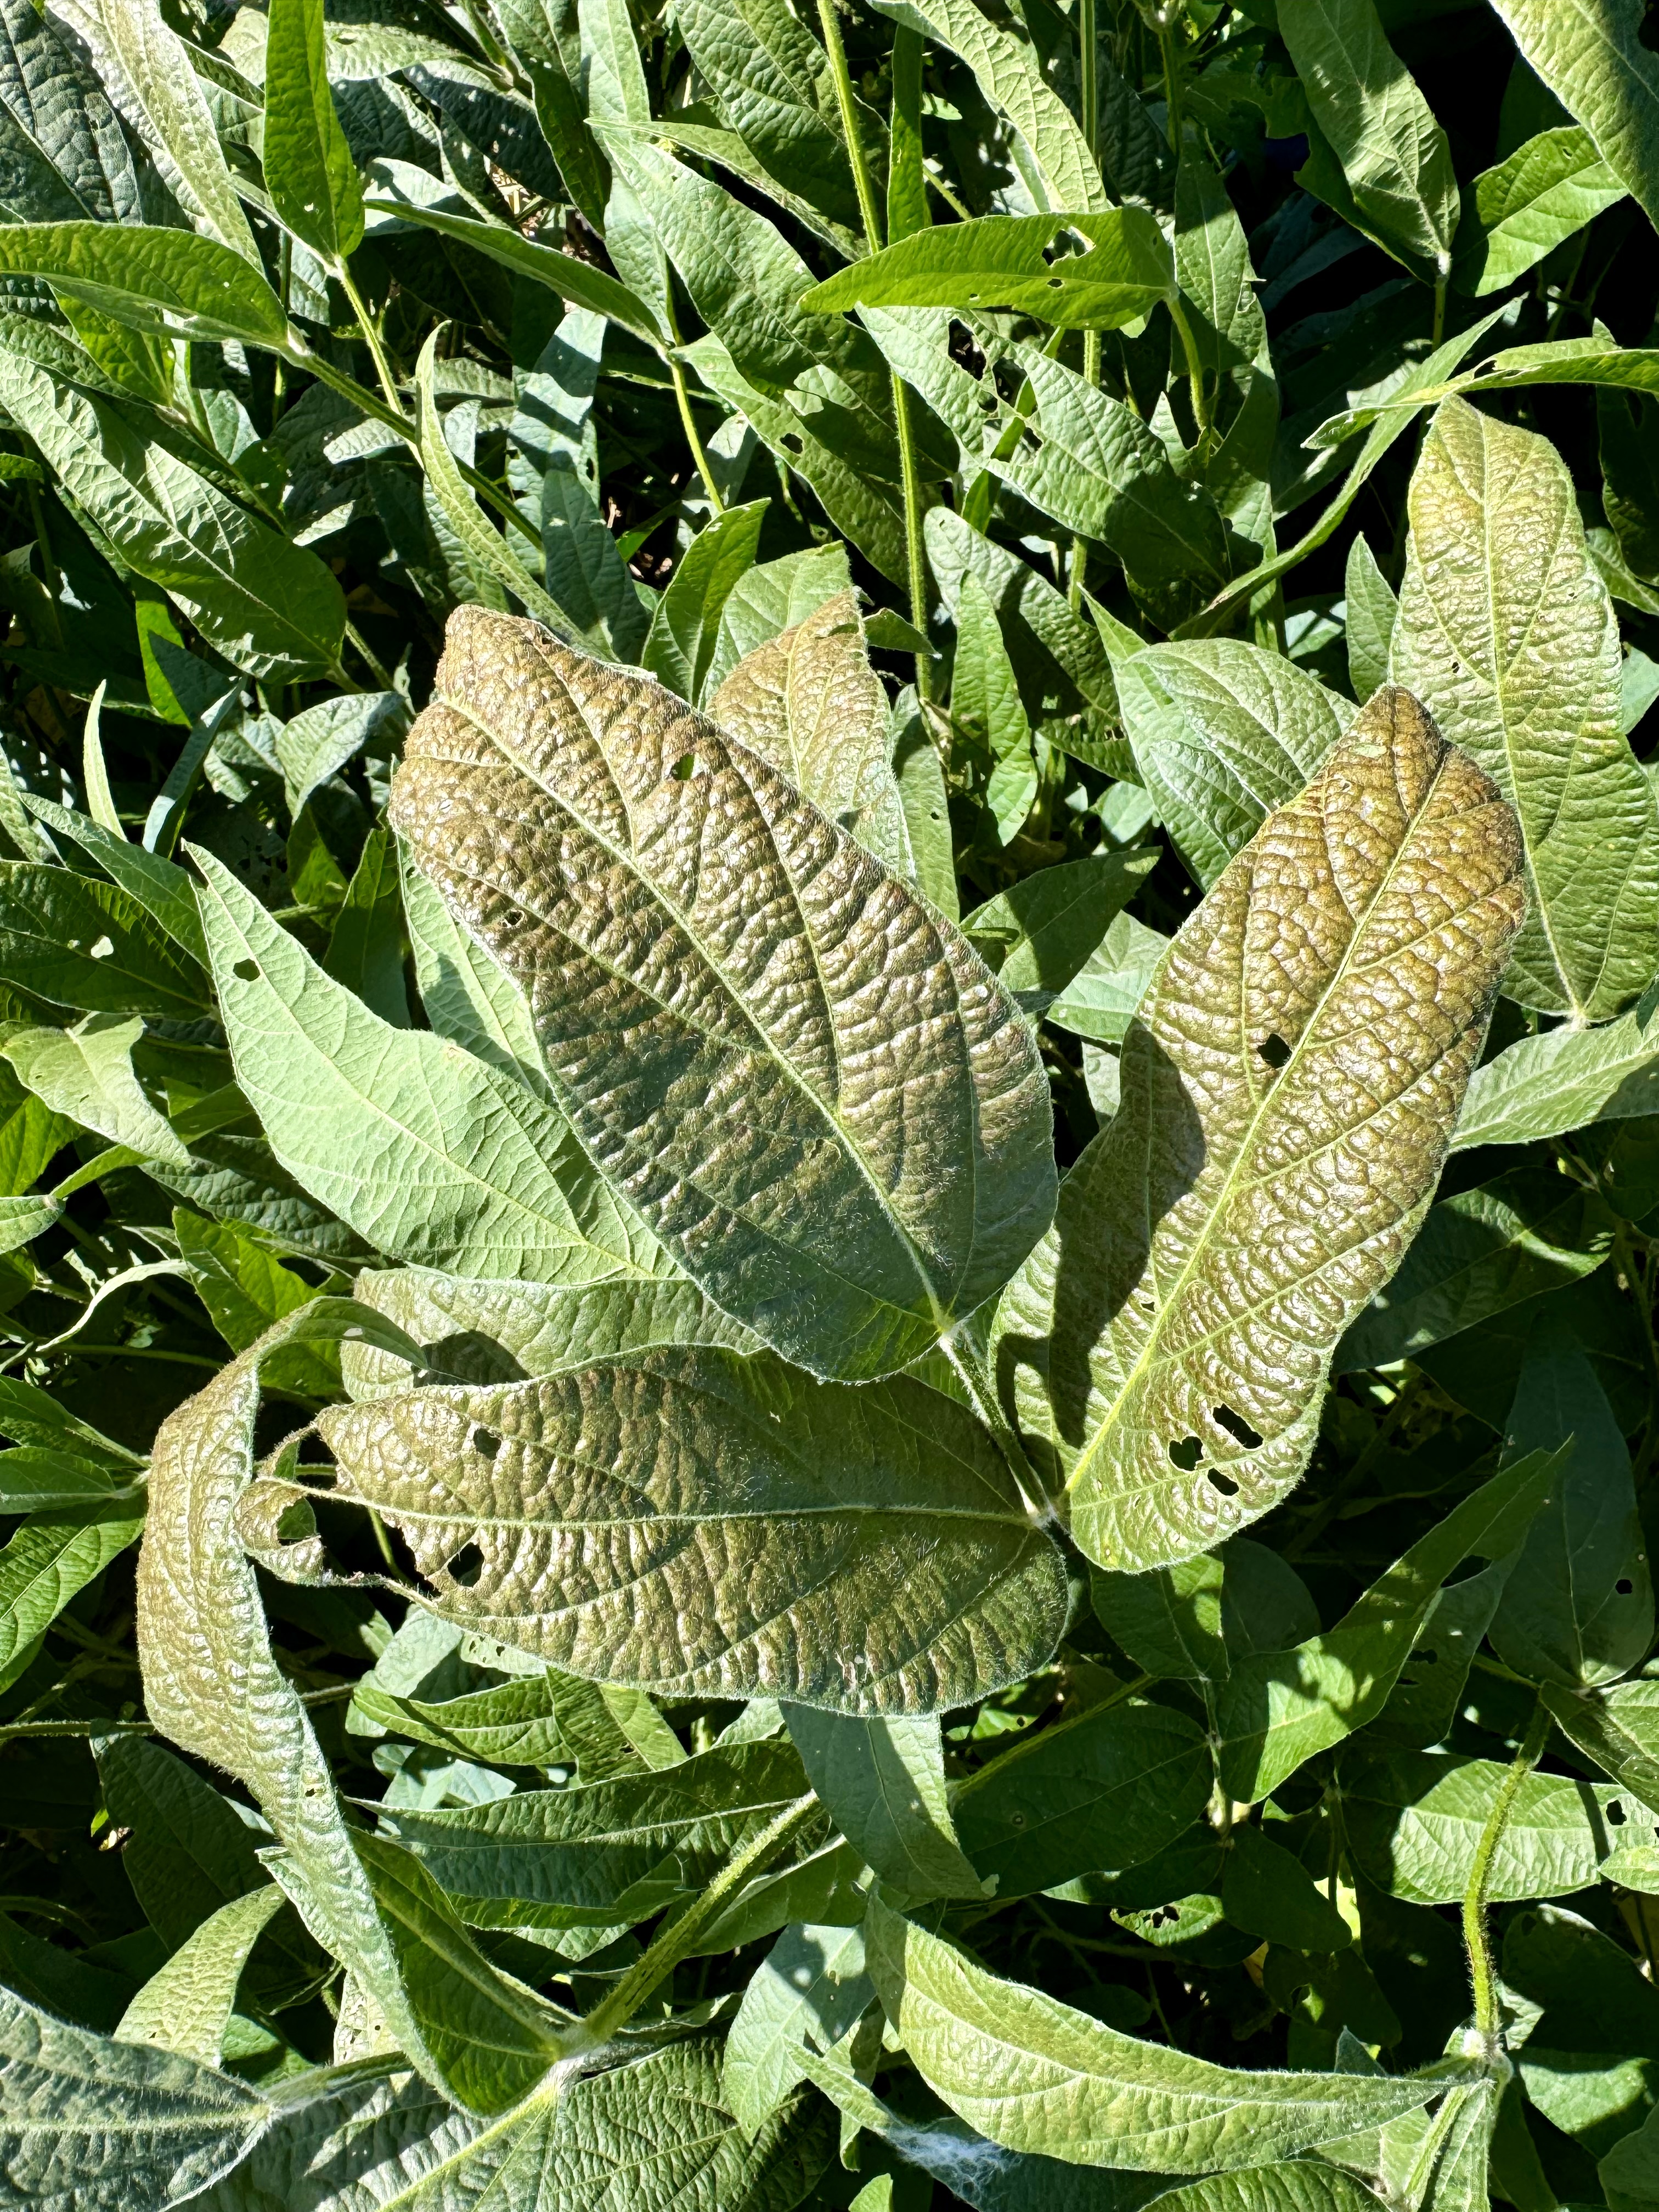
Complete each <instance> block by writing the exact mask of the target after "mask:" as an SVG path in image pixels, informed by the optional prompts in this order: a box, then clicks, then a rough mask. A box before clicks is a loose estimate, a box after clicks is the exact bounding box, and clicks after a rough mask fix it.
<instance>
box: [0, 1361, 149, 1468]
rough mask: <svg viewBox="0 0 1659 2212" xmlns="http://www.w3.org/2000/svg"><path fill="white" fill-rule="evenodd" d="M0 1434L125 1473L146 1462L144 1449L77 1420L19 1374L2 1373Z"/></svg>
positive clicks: (0, 1377)
mask: <svg viewBox="0 0 1659 2212" xmlns="http://www.w3.org/2000/svg"><path fill="white" fill-rule="evenodd" d="M0 1434H3V1435H5V1436H8V1437H10V1438H11V1440H12V1442H13V1443H19V1444H39V1445H41V1446H44V1447H45V1448H46V1449H49V1450H64V1451H68V1452H70V1453H72V1454H74V1455H76V1457H77V1458H82V1459H90V1460H95V1461H96V1462H98V1463H99V1465H100V1466H102V1467H107V1468H111V1469H112V1471H113V1472H115V1473H116V1474H120V1475H122V1476H123V1477H125V1476H126V1475H128V1474H131V1471H132V1469H133V1468H137V1467H142V1466H143V1463H144V1462H143V1454H142V1453H139V1452H136V1451H134V1450H133V1449H131V1446H130V1445H127V1444H119V1443H115V1442H114V1441H113V1440H112V1438H110V1437H106V1436H103V1435H101V1434H100V1432H99V1431H98V1430H96V1429H94V1428H91V1427H89V1426H88V1424H87V1423H86V1422H85V1421H82V1420H77V1419H76V1416H75V1415H74V1414H73V1413H70V1412H69V1411H68V1410H67V1408H66V1407H63V1406H60V1405H59V1404H58V1401H57V1400H56V1399H55V1398H52V1397H50V1396H49V1395H47V1393H46V1391H44V1390H41V1389H37V1388H36V1386H35V1385H34V1384H33V1383H25V1382H24V1381H23V1379H22V1377H21V1376H17V1375H0Z"/></svg>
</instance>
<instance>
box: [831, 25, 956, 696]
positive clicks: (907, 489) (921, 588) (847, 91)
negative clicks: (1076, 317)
mask: <svg viewBox="0 0 1659 2212" xmlns="http://www.w3.org/2000/svg"><path fill="white" fill-rule="evenodd" d="M818 21H819V22H820V23H821V24H822V25H823V43H824V47H825V50H826V51H827V52H828V53H829V71H830V75H831V76H833V77H834V78H835V80H836V106H837V107H838V108H839V109H840V111H841V127H842V136H843V137H845V139H846V141H847V158H848V161H850V162H851V163H852V165H853V183H854V186H855V188H856V190H857V191H858V196H859V213H860V216H862V217H863V220H864V240H865V243H866V246H868V247H869V249H870V251H871V252H872V253H879V252H881V248H882V228H881V212H880V210H879V209H878V207H877V205H876V188H875V185H873V184H872V181H871V177H870V167H869V164H868V162H866V160H865V158H864V142H863V141H862V139H861V138H860V137H859V127H858V113H857V111H856V109H855V108H854V106H853V77H852V72H851V71H850V70H848V66H847V48H846V47H845V46H844V45H843V44H842V35H841V23H840V21H839V19H838V18H837V16H836V0H818ZM892 382H893V427H894V428H895V430H896V433H897V436H898V448H899V472H900V476H901V477H902V481H903V484H904V565H905V569H906V573H907V574H908V579H909V586H910V620H911V622H912V623H914V624H915V628H916V629H919V630H921V631H923V632H924V633H925V632H926V630H927V559H926V556H925V554H924V551H923V548H922V538H921V520H922V504H921V471H920V469H919V468H918V466H917V465H916V433H915V420H914V418H913V416H912V415H911V413H910V395H909V393H908V391H907V390H906V389H905V386H904V381H903V379H902V377H901V376H900V375H899V374H898V372H897V371H896V370H895V371H894V372H893V377H892ZM916 696H917V698H919V699H931V698H932V697H933V660H932V658H931V656H930V655H929V654H927V653H918V654H917V655H916Z"/></svg>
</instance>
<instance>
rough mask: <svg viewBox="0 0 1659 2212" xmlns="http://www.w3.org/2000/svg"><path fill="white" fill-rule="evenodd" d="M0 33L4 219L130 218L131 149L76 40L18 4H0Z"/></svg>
mask: <svg viewBox="0 0 1659 2212" xmlns="http://www.w3.org/2000/svg"><path fill="white" fill-rule="evenodd" d="M3 39H4V49H3V51H4V56H5V76H6V88H5V92H4V94H3V95H0V104H3V106H4V109H5V120H4V124H3V125H0V143H3V146H4V154H3V157H0V176H3V180H4V181H3V200H4V206H5V211H6V219H7V221H8V222H11V223H22V222H46V221H51V220H57V219H60V218H67V219H70V220H73V219H74V218H76V217H77V216H94V217H95V218H96V219H97V220H98V221H99V222H106V223H130V222H132V221H133V219H134V217H135V216H137V213H138V212H139V191H138V179H137V174H136V173H135V170H134V167H133V159H132V153H131V149H130V147H129V146H128V144H127V142H126V139H125V136H124V135H123V133H122V130H121V125H120V124H119V123H118V120H117V119H116V115H115V111H114V109H113V108H112V106H111V105H110V101H109V99H108V96H107V94H106V93H105V90H104V88H103V86H102V85H101V84H100V82H99V80H98V77H97V75H96V73H95V71H94V69H93V68H92V65H91V64H90V62H89V61H88V58H87V56H86V54H85V52H84V50H83V48H82V46H81V44H80V42H79V40H76V39H75V38H74V37H73V36H72V35H65V33H64V31H63V30H62V29H60V28H59V27H58V26H56V25H55V24H54V23H52V21H50V20H48V19H46V17H43V16H40V15H36V14H35V13H34V11H33V9H29V10H28V12H27V14H26V13H25V12H24V10H23V9H21V7H12V8H9V9H7V10H6V13H5V21H4V26H3Z"/></svg>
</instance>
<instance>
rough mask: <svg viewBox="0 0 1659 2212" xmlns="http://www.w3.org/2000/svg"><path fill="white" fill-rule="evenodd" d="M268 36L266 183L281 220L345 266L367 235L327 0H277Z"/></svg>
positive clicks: (326, 257)
mask: <svg viewBox="0 0 1659 2212" xmlns="http://www.w3.org/2000/svg"><path fill="white" fill-rule="evenodd" d="M269 21H270V31H269V33H268V34H267V36H266V40H265V129H264V145H263V149H262V157H263V160H264V173H265V185H266V189H267V190H268V191H269V192H270V204H271V206H272V208H273V209H274V210H276V216H277V219H278V221H279V222H282V223H283V225H284V227H285V228H287V229H289V230H290V231H292V233H293V234H294V235H295V238H297V239H299V240H301V243H302V244H303V245H306V246H310V247H311V248H312V249H313V252H318V253H320V254H321V255H322V257H323V258H324V260H325V261H326V262H329V263H331V264H333V265H334V266H335V267H336V268H338V267H339V266H340V264H342V263H343V262H344V261H345V259H346V258H347V257H348V255H349V254H352V253H355V252H356V250H357V247H358V245H359V244H360V242H361V241H362V235H363V188H362V181H361V179H359V177H358V174H357V165H356V162H355V161H353V159H352V155H351V149H350V147H349V145H348V144H347V143H346V137H345V133H344V131H342V130H341V128H340V118H339V117H338V116H337V114H336V113H335V112H334V95H333V93H332V92H331V89H330V88H329V82H328V70H327V67H326V65H325V58H324V52H323V6H322V0H271V5H270V17H269Z"/></svg>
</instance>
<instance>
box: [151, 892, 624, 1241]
mask: <svg viewBox="0 0 1659 2212" xmlns="http://www.w3.org/2000/svg"><path fill="white" fill-rule="evenodd" d="M192 853H193V855H194V857H195V858H196V860H197V865H198V866H199V867H200V868H201V870H202V872H203V875H204V878H205V879H206V880H205V883H204V889H203V894H202V908H203V921H204V928H205V930H206V933H207V939H208V945H209V948H210V952H211V954H212V957H213V963H214V974H215V979H216V984H217V987H218V992H219V1002H220V1006H221V1010H222V1015H223V1018H224V1021H225V1025H226V1030H227V1032H228V1036H229V1038H230V1047H231V1053H232V1056H233V1058H234V1060H235V1063H236V1070H237V1080H238V1082H239V1083H240V1085H241V1087H242V1090H243V1091H244V1093H245V1095H246V1097H247V1099H248V1101H249V1103H250V1104H251V1105H252V1107H253V1109H254V1110H255V1112H256V1113H257V1114H258V1116H259V1119H260V1122H261V1125H262V1126H263V1127H264V1131H265V1133H266V1135H267V1136H268V1137H269V1138H270V1143H271V1147H272V1150H273V1151H274V1152H275V1153H276V1158H277V1159H278V1160H279V1161H280V1162H281V1163H282V1164H283V1167H285V1168H286V1169H288V1170H289V1172H290V1173H291V1174H292V1175H293V1176H295V1179H296V1180H297V1181H298V1182H300V1183H301V1185H302V1186H303V1187H304V1188H306V1189H307V1190H311V1191H313V1193H314V1194H316V1195H317V1196H318V1197H319V1198H321V1199H322V1200H323V1201H324V1202H325V1204H326V1205H327V1206H330V1207H331V1210H332V1211H333V1212H335V1213H337V1215H338V1216H339V1218H341V1219H342V1220H343V1221H348V1222H349V1223H350V1224H351V1225H352V1227H353V1228H355V1229H356V1230H357V1231H358V1232H359V1234H360V1235H362V1236H363V1237H367V1238H368V1240H369V1242H370V1243H373V1244H374V1245H375V1246H376V1247H377V1248H378V1249H380V1250H381V1251H385V1252H389V1253H391V1254H392V1255H394V1256H395V1257H398V1258H401V1259H411V1260H425V1261H428V1262H433V1263H435V1264H438V1265H441V1266H445V1267H454V1268H456V1269H457V1270H459V1271H460V1272H463V1273H465V1272H467V1271H469V1270H471V1271H472V1272H476V1273H497V1272H499V1273H507V1274H511V1273H518V1272H522V1273H526V1274H527V1275H529V1276H531V1277H532V1279H537V1280H542V1281H547V1280H554V1281H557V1280H565V1281H572V1280H574V1281H592V1280H595V1279H600V1278H603V1277H605V1276H609V1275H617V1274H626V1275H633V1274H637V1273H641V1272H646V1273H649V1272H653V1268H652V1262H651V1256H650V1254H651V1248H650V1243H649V1239H648V1238H646V1237H643V1236H642V1235H641V1231H640V1230H639V1228H638V1227H637V1225H634V1224H631V1223H629V1222H628V1221H626V1220H625V1218H624V1217H623V1215H622V1214H621V1213H620V1212H618V1210H617V1206H616V1205H615V1203H614V1202H613V1201H612V1200H611V1199H610V1197H609V1196H608V1194H606V1193H605V1191H604V1189H603V1188H601V1187H600V1186H599V1184H598V1183H597V1182H596V1181H595V1180H594V1178H593V1177H592V1174H591V1171H590V1170H588V1167H587V1164H586V1161H585V1160H584V1159H582V1158H581V1156H580V1153H579V1152H578V1151H577V1149H576V1146H575V1145H574V1140H573V1139H572V1138H571V1136H570V1133H569V1131H568V1128H567V1127H566V1126H565V1125H564V1123H563V1122H562V1121H561V1120H560V1119H559V1117H558V1116H557V1115H556V1114H555V1113H554V1112H553V1110H552V1109H551V1108H550V1107H547V1106H544V1105H543V1104H541V1103H539V1101H538V1100H537V1099H534V1098H532V1097H531V1096H530V1095H529V1093H528V1092H527V1091H525V1090H524V1089H523V1088H522V1086H521V1085H517V1084H513V1083H511V1082H509V1081H508V1080H507V1079H505V1078H503V1077H501V1076H498V1075H496V1074H495V1073H494V1072H493V1071H492V1070H491V1069H489V1067H487V1066H485V1065H484V1063H483V1061H481V1060H472V1059H471V1057H470V1055H468V1054H465V1053H464V1052H463V1051H461V1050H460V1048H459V1047H458V1046H455V1045H453V1044H446V1043H445V1042H442V1041H441V1040H440V1039H438V1038H436V1037H434V1036H430V1035H428V1033H426V1032H423V1031H420V1030H399V1029H394V1028H392V1025H391V1024H389V1023H386V1022H383V1021H381V1020H380V1018H379V1017H378V1016H377V1015H374V1014H372V1013H371V1012H369V1011H368V1007H367V1006H364V1005H363V1004H362V1001H361V1000H358V999H356V998H354V997H353V996H352V994H351V993H350V992H349V991H347V990H346V989H344V988H343V987H342V986H341V985H340V984H338V983H336V982H334V981H331V979H330V978H329V977H328V976H327V975H325V974H324V973H323V971H322V969H319V967H318V966H317V964H316V963H315V962H314V961H313V959H312V958H311V956H310V955H309V954H308V953H307V951H305V950H304V948H303V947H302V946H301V945H300V943H299V941H298V940H297V939H295V938H293V937H290V936H289V933H288V932H287V931H286V930H284V929H283V928H282V927H281V926H280V925H279V924H278V923H276V922H275V921H272V920H271V919H270V916H269V915H267V914H266V913H265V911H264V908H262V907H261V906H260V905H259V903H258V901H257V900H256V899H255V898H253V897H252V895H251V894H250V893H249V892H248V891H246V890H244V889H243V887H242V886H241V885H240V884H239V883H238V882H237V881H236V879H235V878H234V876H232V875H231V873H230V872H229V871H228V869H227V868H225V867H224V866H222V864H221V863H220V862H218V861H216V860H213V859H212V858H211V856H210V855H209V854H205V853H200V852H197V851H196V850H195V848H192ZM417 1159H418V1160H419V1162H420V1163H421V1165H420V1170H419V1174H418V1179H417V1178H416V1170H415V1169H414V1166H413V1163H414V1162H415V1161H416V1160H417Z"/></svg>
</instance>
